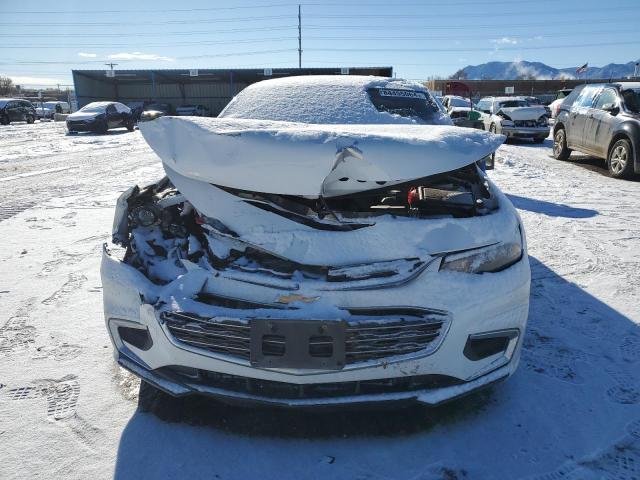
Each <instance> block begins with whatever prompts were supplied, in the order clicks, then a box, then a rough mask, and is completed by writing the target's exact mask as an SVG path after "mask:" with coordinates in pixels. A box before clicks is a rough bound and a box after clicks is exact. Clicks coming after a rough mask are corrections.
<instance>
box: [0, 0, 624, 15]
mask: <svg viewBox="0 0 640 480" xmlns="http://www.w3.org/2000/svg"><path fill="white" fill-rule="evenodd" d="M621 1H624V0H621ZM628 1H635V0H628ZM513 3H514V2H513V0H493V1H489V0H485V1H484V2H483V5H513ZM536 3H537V4H540V3H557V0H536ZM299 4H300V5H302V6H303V7H328V6H339V7H346V8H350V7H359V6H367V7H393V8H394V9H396V8H398V7H400V8H402V7H429V8H433V7H444V8H447V9H450V8H451V7H457V6H475V5H477V4H478V3H477V1H474V0H462V1H449V2H447V3H446V4H443V2H442V1H441V0H433V1H432V2H427V1H424V0H423V1H420V2H415V1H410V2H403V1H400V0H396V1H394V2H393V4H390V3H389V2H387V1H383V2H368V1H366V2H364V1H362V2H299V3H298V2H293V3H271V4H260V3H257V4H252V5H237V6H233V7H221V6H216V7H208V8H207V7H202V8H170V9H156V8H154V9H153V10H149V9H130V10H79V9H74V10H5V11H3V12H2V13H3V14H12V15H70V14H72V15H95V14H101V13H106V14H116V13H146V14H149V13H182V12H211V11H220V10H245V9H255V8H285V7H296V6H297V5H299ZM554 13H556V12H554Z"/></svg>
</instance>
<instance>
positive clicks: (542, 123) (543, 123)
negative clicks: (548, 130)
mask: <svg viewBox="0 0 640 480" xmlns="http://www.w3.org/2000/svg"><path fill="white" fill-rule="evenodd" d="M547 125H549V119H548V118H547V116H546V115H543V116H541V117H540V118H539V119H538V126H539V127H546V126H547Z"/></svg>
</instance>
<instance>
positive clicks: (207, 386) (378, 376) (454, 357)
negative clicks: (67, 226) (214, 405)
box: [102, 249, 529, 407]
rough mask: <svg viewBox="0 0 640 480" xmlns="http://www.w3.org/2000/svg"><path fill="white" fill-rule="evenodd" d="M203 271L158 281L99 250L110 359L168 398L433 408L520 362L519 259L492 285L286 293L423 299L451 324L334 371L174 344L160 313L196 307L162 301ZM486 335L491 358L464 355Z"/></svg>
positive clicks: (479, 281)
mask: <svg viewBox="0 0 640 480" xmlns="http://www.w3.org/2000/svg"><path fill="white" fill-rule="evenodd" d="M207 275H210V274H208V273H206V272H201V271H198V270H197V269H196V270H192V271H190V272H189V273H187V274H185V275H183V276H181V277H179V278H178V279H176V280H175V281H174V282H171V283H170V284H167V285H163V286H159V285H156V284H153V283H151V282H150V281H149V280H148V279H146V277H144V275H142V274H141V273H140V272H139V271H137V270H136V269H135V268H132V267H131V266H129V265H127V264H126V263H124V262H120V261H119V260H117V259H116V258H114V257H113V256H111V255H110V254H109V252H108V251H107V250H106V249H105V252H104V254H103V262H102V278H103V285H104V302H105V316H106V322H107V327H108V330H109V333H110V335H111V338H112V341H113V344H114V347H115V349H114V354H115V358H116V359H117V361H118V363H119V364H120V365H121V366H122V367H124V368H126V369H128V370H130V371H131V372H133V373H134V374H135V375H137V376H139V377H140V378H142V379H143V380H145V381H147V382H149V383H150V384H152V385H154V386H156V387H157V388H159V389H161V390H164V391H165V392H167V393H170V394H172V395H175V396H184V395H190V394H204V395H211V396H215V397H217V398H219V399H221V400H224V401H234V402H240V403H255V402H258V403H266V404H271V405H280V406H300V407H305V406H308V407H313V406H322V405H340V404H359V403H372V402H389V401H399V402H401V401H417V402H421V403H425V404H428V405H437V404H439V403H442V402H445V401H447V400H451V399H454V398H457V397H459V396H462V395H464V394H466V393H469V392H471V391H474V390H476V389H479V388H482V387H485V386H487V385H490V384H493V383H495V382H498V381H500V380H503V379H506V378H507V377H508V376H509V375H511V374H512V373H513V372H514V371H515V369H516V367H517V363H518V359H519V355H520V349H521V344H522V333H523V332H524V329H525V327H526V320H527V315H528V302H529V267H528V260H527V258H526V256H525V257H524V258H523V259H521V260H520V261H519V262H518V263H516V264H515V265H512V266H511V267H509V268H508V269H506V270H504V271H502V272H497V273H492V274H489V277H490V278H491V281H487V280H486V278H487V277H486V276H485V279H484V280H483V278H482V277H483V276H482V275H473V276H469V275H467V274H462V273H456V272H450V273H449V272H448V273H443V272H438V271H437V269H434V268H431V269H430V268H427V269H425V270H424V271H423V272H421V273H420V276H419V279H416V280H419V281H411V282H409V283H407V284H404V285H401V286H398V287H394V288H384V289H373V290H363V291H348V292H342V291H322V292H310V291H304V293H302V292H297V293H292V292H284V293H286V294H288V295H298V297H295V298H296V299H297V300H300V299H303V298H304V299H312V298H315V297H316V296H319V297H323V299H324V301H326V303H328V304H333V305H348V306H349V308H351V309H353V310H357V309H359V308H360V309H366V308H368V307H370V306H371V305H387V306H388V305H396V307H385V308H386V309H390V308H391V309H392V308H403V307H401V306H398V299H399V298H402V299H404V300H405V301H407V302H409V303H413V304H416V303H417V300H416V299H420V303H419V304H420V305H428V306H429V308H432V309H433V311H435V312H447V319H448V320H447V321H448V323H447V324H446V326H445V327H443V328H442V331H441V332H440V333H441V334H440V336H439V339H438V341H437V343H436V344H435V345H434V347H433V348H428V349H423V350H419V351H415V352H411V353H409V354H404V355H402V354H399V355H392V356H390V357H384V358H369V359H367V360H364V361H358V359H356V361H354V362H350V363H348V364H346V365H344V366H343V367H342V368H339V369H336V368H331V369H322V368H316V369H309V368H300V369H296V368H269V367H265V366H256V365H255V363H253V362H252V361H251V359H250V358H241V357H239V356H237V355H229V354H225V353H221V352H216V351H211V350H208V349H204V348H199V347H198V345H197V344H194V343H193V342H190V343H187V342H185V341H183V340H181V339H180V338H179V337H177V336H176V334H175V331H174V330H172V329H171V328H170V325H169V324H168V322H167V320H166V318H165V317H164V316H163V314H166V313H167V312H172V311H173V312H175V311H184V310H185V309H186V308H185V307H186V306H187V305H193V303H189V302H187V303H186V304H184V303H179V302H178V303H179V304H175V303H174V304H167V299H168V298H173V299H175V296H176V294H177V293H178V292H179V295H178V296H180V295H183V296H185V297H190V296H193V295H194V292H197V291H198V290H201V289H202V285H203V280H205V278H204V277H203V276H207ZM470 277H471V278H470ZM224 282H225V283H228V285H227V288H229V289H230V291H236V292H238V291H241V289H242V287H241V286H240V285H241V284H240V283H238V284H234V282H235V280H224ZM451 289H453V290H456V289H457V290H460V291H464V292H465V294H464V296H462V295H461V296H460V298H458V300H457V301H455V302H452V301H451V300H450V299H451V298H452V297H451V296H450V295H447V292H448V291H450V290H451ZM252 292H253V294H254V296H257V297H261V296H262V295H263V293H265V292H267V293H269V294H271V296H274V295H276V291H275V290H274V289H273V288H272V287H269V286H257V285H256V286H253V287H252ZM447 298H449V300H446V299H447ZM161 299H163V300H161ZM174 301H175V300H174ZM302 303H304V302H302ZM314 303H315V302H313V301H312V302H310V303H309V305H306V304H304V305H301V306H300V308H298V309H297V310H296V311H295V312H290V313H289V315H294V316H295V317H297V318H299V319H305V318H306V319H307V321H312V322H313V321H314V320H313V317H314V309H313V307H314V305H313V304H314ZM226 313H228V311H227V312H226ZM243 317H245V318H243ZM347 317H348V316H345V318H347ZM235 320H238V321H245V322H246V321H247V318H246V313H245V312H242V311H239V312H238V317H237V318H236V319H235ZM352 320H353V318H351V320H350V322H351V321H352ZM364 320H365V321H366V320H368V319H367V318H365V319H364ZM356 323H357V322H356ZM350 324H351V323H350ZM127 329H128V330H127ZM136 332H139V333H140V335H139V336H138V337H136V335H135V333H136ZM132 333H133V335H132ZM492 335H493V337H492ZM487 336H488V337H490V338H495V337H496V336H497V337H498V338H502V339H503V340H504V341H503V344H502V345H501V346H499V348H498V349H497V350H494V351H493V352H489V353H490V354H488V355H487V354H486V352H485V354H483V353H482V352H480V355H479V356H478V355H475V356H474V354H473V352H471V353H469V351H468V350H469V349H470V348H472V347H473V345H472V342H473V341H476V340H477V339H479V338H484V337H487ZM470 345H471V347H470ZM483 348H484V347H483ZM490 348H491V347H490ZM481 350H482V349H481Z"/></svg>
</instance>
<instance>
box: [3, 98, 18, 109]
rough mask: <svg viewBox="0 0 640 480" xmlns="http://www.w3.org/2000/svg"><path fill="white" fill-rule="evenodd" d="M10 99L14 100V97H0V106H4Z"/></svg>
mask: <svg viewBox="0 0 640 480" xmlns="http://www.w3.org/2000/svg"><path fill="white" fill-rule="evenodd" d="M11 100H15V98H0V108H2V107H4V106H5V105H6V104H7V103H8V102H10V101H11Z"/></svg>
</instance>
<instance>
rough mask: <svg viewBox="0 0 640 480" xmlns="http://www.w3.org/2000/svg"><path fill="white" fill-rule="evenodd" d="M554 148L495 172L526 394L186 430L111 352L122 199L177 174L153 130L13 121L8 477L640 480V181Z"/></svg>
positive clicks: (5, 435)
mask: <svg viewBox="0 0 640 480" xmlns="http://www.w3.org/2000/svg"><path fill="white" fill-rule="evenodd" d="M550 146H551V143H550V140H547V142H546V143H545V144H544V145H541V146H534V145H531V144H528V143H522V144H513V145H506V146H503V147H501V148H500V150H499V152H498V160H497V168H496V170H494V171H493V172H491V173H490V175H491V177H492V178H493V179H494V180H495V181H496V183H497V184H498V185H499V186H500V187H501V188H502V189H503V191H504V192H505V193H507V194H508V195H509V196H510V198H511V200H512V201H513V203H514V204H515V205H516V207H518V209H519V210H520V212H521V214H522V216H523V218H524V222H525V225H526V227H527V237H528V242H529V253H530V255H531V264H532V275H533V279H532V303H531V311H530V319H529V330H528V332H527V337H526V342H525V349H524V351H523V358H522V361H521V364H520V369H519V371H518V372H517V373H516V375H515V376H514V377H513V378H512V379H510V380H509V381H508V382H507V383H505V384H502V385H498V386H496V387H494V388H493V389H491V390H489V391H485V392H481V393H478V394H476V395H474V396H471V397H468V398H466V399H464V400H461V401H459V402H456V403H453V404H449V405H446V406H444V407H441V408H438V409H432V410H428V409H423V408H411V409H402V410H385V411H348V412H345V411H339V412H311V413H305V412H290V411H280V410H275V411H274V410H261V409H253V410H241V409H234V408H231V407H225V406H221V405H218V404H216V403H213V402H210V401H204V400H200V399H198V400H192V401H189V402H186V403H183V404H181V406H182V408H183V409H185V408H186V409H187V410H186V411H182V412H178V416H179V417H180V418H181V421H180V422H178V423H167V422H163V421H161V420H159V419H158V418H156V417H155V416H153V415H150V414H143V413H139V412H137V411H136V395H137V382H136V381H135V379H133V378H132V377H131V376H130V375H128V374H126V373H123V372H122V371H121V370H120V369H119V368H118V367H116V366H115V364H114V362H113V360H112V356H111V345H110V341H109V338H108V336H107V332H106V331H105V329H104V325H103V318H102V298H101V286H100V277H99V271H98V268H99V258H100V249H101V244H102V242H103V241H105V240H106V239H107V238H108V237H109V233H110V229H111V222H112V213H113V206H114V202H115V199H116V197H117V195H118V193H119V192H120V191H122V190H124V189H125V188H126V187H128V186H130V185H132V184H133V183H136V182H137V183H140V184H144V183H146V182H148V181H151V180H155V179H156V178H158V177H159V176H160V175H161V167H160V163H159V161H158V159H157V158H156V157H155V155H154V154H153V152H152V151H151V150H150V149H149V147H147V145H146V144H145V143H144V141H143V139H142V137H141V136H140V134H139V132H137V131H136V132H134V133H128V132H126V131H124V130H123V131H122V132H119V131H112V132H110V133H109V134H108V135H105V136H97V135H91V134H87V135H77V136H67V135H65V129H64V125H63V124H61V123H51V122H50V123H36V124H34V125H26V124H16V125H11V126H9V127H3V128H1V129H0V187H2V189H1V192H2V201H1V203H0V238H1V239H2V240H1V246H2V248H1V249H0V265H1V267H2V268H1V271H2V275H1V276H0V302H1V306H2V308H1V309H0V452H1V453H0V478H3V479H5V478H7V479H13V478H47V479H48V478H77V479H86V478H94V479H101V478H111V477H114V476H115V477H116V478H119V479H128V478H212V479H214V478H216V479H217V478H219V479H247V478H258V477H259V478H262V479H272V478H277V479H301V478H339V479H372V480H382V479H412V480H431V479H448V480H451V479H459V480H461V479H474V480H475V479H494V478H495V479H529V480H531V479H535V480H556V479H571V480H578V479H580V480H583V479H586V480H590V479H594V480H595V479H603V478H606V479H617V480H631V479H638V478H640V328H638V323H640V287H639V285H640V207H639V206H640V181H638V180H635V181H618V180H613V179H611V178H609V177H608V176H606V173H605V172H606V169H605V168H604V167H603V166H602V164H601V163H600V161H598V160H595V159H589V158H586V157H580V156H578V157H576V159H575V161H573V162H559V161H556V160H554V159H552V158H551V157H550V156H549V154H550ZM585 167H586V168H585ZM487 295H500V292H487Z"/></svg>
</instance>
